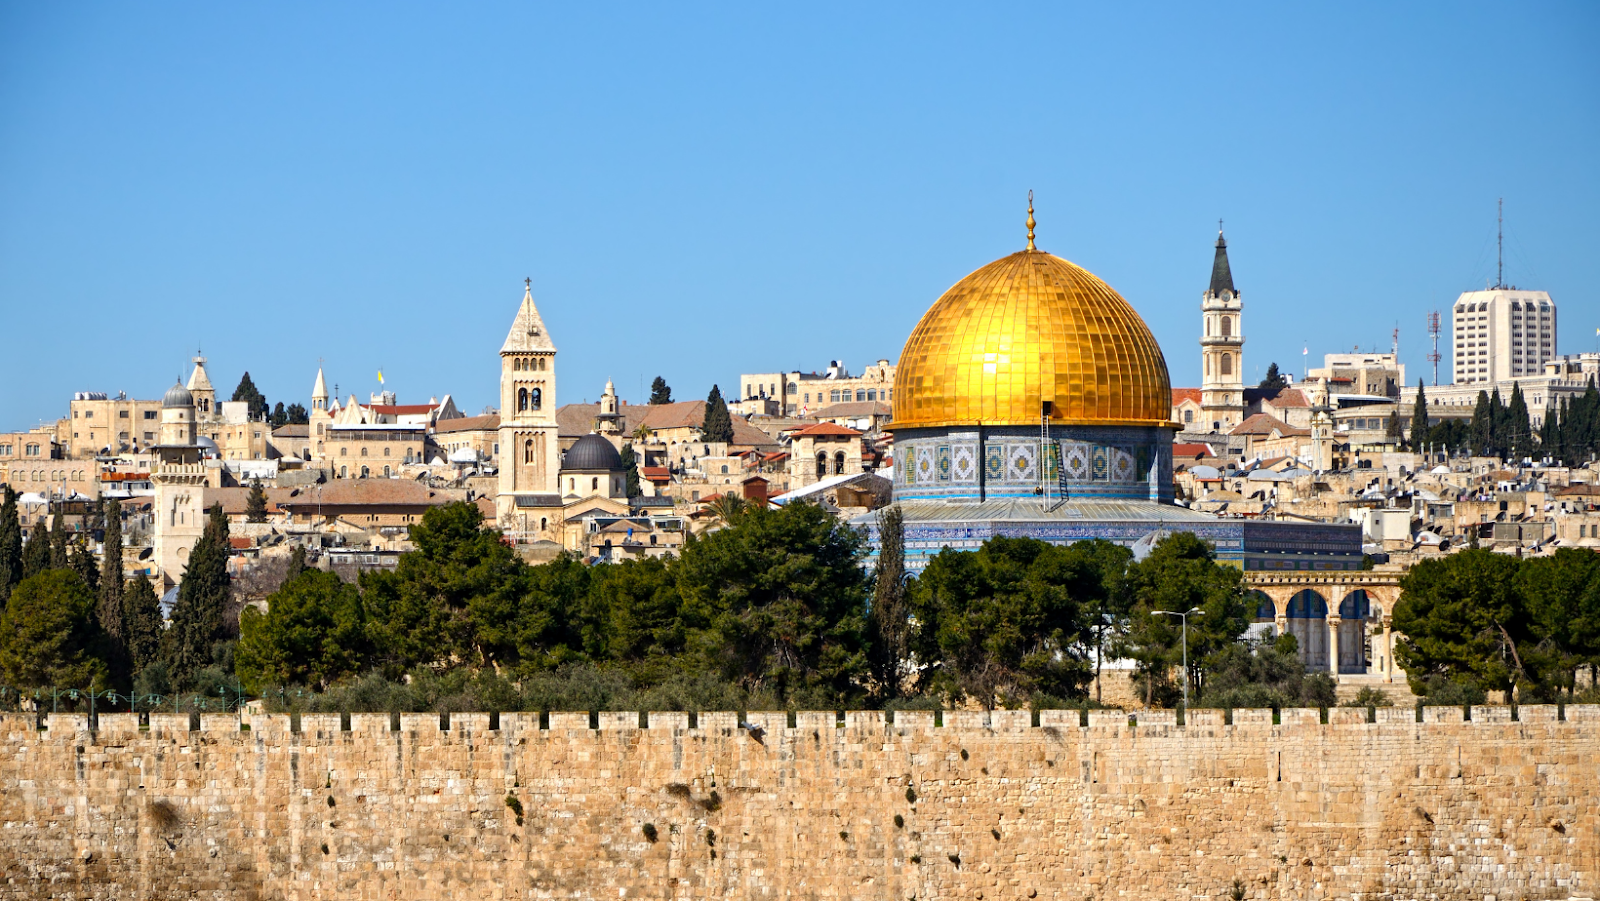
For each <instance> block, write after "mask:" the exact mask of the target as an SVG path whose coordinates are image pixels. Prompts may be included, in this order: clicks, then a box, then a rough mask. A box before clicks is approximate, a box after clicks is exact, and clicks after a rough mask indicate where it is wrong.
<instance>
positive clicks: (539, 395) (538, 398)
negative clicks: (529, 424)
mask: <svg viewBox="0 0 1600 901" xmlns="http://www.w3.org/2000/svg"><path fill="white" fill-rule="evenodd" d="M543 397H544V392H543V391H540V390H539V389H538V388H535V389H533V394H532V395H531V403H532V404H533V409H535V410H537V409H539V408H540V407H541V406H543V403H544V402H543Z"/></svg>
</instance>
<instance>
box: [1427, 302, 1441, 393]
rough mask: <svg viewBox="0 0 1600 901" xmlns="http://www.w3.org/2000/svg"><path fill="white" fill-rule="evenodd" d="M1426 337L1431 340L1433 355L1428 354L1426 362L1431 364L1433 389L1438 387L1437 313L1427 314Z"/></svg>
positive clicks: (1436, 311) (1435, 311)
mask: <svg viewBox="0 0 1600 901" xmlns="http://www.w3.org/2000/svg"><path fill="white" fill-rule="evenodd" d="M1428 336H1429V337H1431V338H1432V339H1433V353H1431V354H1428V362H1429V363H1432V364H1433V387H1435V388H1437V387H1439V311H1438V310H1434V311H1433V312H1432V313H1429V314H1428Z"/></svg>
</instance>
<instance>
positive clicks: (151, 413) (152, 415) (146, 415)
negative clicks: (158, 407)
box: [144, 410, 156, 419]
mask: <svg viewBox="0 0 1600 901" xmlns="http://www.w3.org/2000/svg"><path fill="white" fill-rule="evenodd" d="M144 418H145V419H155V418H156V411H154V410H146V411H144Z"/></svg>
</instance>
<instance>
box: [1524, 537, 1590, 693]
mask: <svg viewBox="0 0 1600 901" xmlns="http://www.w3.org/2000/svg"><path fill="white" fill-rule="evenodd" d="M1516 593H1517V595H1518V596H1519V597H1520V598H1521V599H1522V602H1523V604H1524V605H1525V607H1526V610H1527V616H1528V617H1529V619H1530V621H1531V623H1530V625H1531V632H1532V637H1533V638H1534V640H1535V644H1534V647H1532V648H1529V647H1528V646H1527V645H1526V644H1524V645H1523V647H1522V651H1521V653H1522V655H1523V656H1524V657H1532V658H1535V659H1534V661H1533V662H1532V663H1531V664H1530V668H1532V669H1537V670H1539V671H1540V672H1541V673H1544V674H1547V675H1546V677H1545V678H1543V679H1541V680H1540V682H1541V685H1542V688H1543V689H1544V690H1545V691H1546V692H1553V691H1554V690H1556V689H1558V688H1563V687H1564V688H1566V689H1567V690H1568V692H1571V691H1572V690H1573V688H1574V686H1575V683H1576V681H1577V680H1576V677H1577V672H1578V670H1579V669H1580V668H1588V669H1589V670H1590V672H1591V673H1593V671H1594V669H1595V668H1596V667H1597V666H1600V556H1596V555H1595V554H1594V553H1593V552H1591V551H1588V550H1584V549H1580V548H1561V549H1559V550H1557V551H1556V552H1555V553H1554V554H1553V555H1551V556H1549V557H1531V558H1529V559H1527V560H1524V561H1522V563H1521V564H1520V565H1519V566H1518V567H1517V576H1516ZM1546 699H1547V700H1553V697H1547V698H1546Z"/></svg>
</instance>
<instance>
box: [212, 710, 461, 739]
mask: <svg viewBox="0 0 1600 901" xmlns="http://www.w3.org/2000/svg"><path fill="white" fill-rule="evenodd" d="M417 715H418V716H431V717H433V728H434V729H436V730H437V729H438V728H439V715H438V714H437V713H430V714H417ZM201 719H202V721H203V720H204V717H202V718H201ZM343 731H344V718H343V717H341V716H340V715H339V714H337V713H302V714H300V734H301V735H303V736H305V737H306V740H308V741H311V740H327V739H331V738H338V737H339V733H340V732H343Z"/></svg>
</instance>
